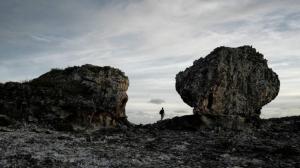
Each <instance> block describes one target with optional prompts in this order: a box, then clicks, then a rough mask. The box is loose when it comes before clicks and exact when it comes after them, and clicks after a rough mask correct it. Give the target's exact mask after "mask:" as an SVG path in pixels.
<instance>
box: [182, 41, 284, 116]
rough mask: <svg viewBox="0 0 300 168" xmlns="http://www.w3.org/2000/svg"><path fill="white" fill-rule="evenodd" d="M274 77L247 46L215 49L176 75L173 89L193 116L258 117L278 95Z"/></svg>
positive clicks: (277, 80)
mask: <svg viewBox="0 0 300 168" xmlns="http://www.w3.org/2000/svg"><path fill="white" fill-rule="evenodd" d="M279 86H280V82H279V79H278V76H277V74H276V73H275V72H273V71H272V69H270V68H269V67H268V65H267V60H266V59H264V58H263V55H262V54H260V53H259V52H257V51H256V50H255V49H254V48H252V47H250V46H242V47H238V48H229V47H218V48H216V49H215V50H214V51H213V52H211V53H210V54H209V55H207V56H206V57H205V58H200V59H198V60H196V61H194V63H193V65H192V66H191V67H189V68H186V70H185V71H183V72H179V73H178V74H177V75H176V90H177V92H178V93H179V94H180V96H181V98H182V99H183V101H184V102H185V103H187V104H188V105H189V106H191V107H193V108H194V114H199V115H202V114H211V115H217V116H224V115H226V116H228V115H233V116H241V117H244V118H246V119H252V118H256V119H257V118H259V115H260V113H261V108H262V107H263V106H264V105H266V104H267V103H269V102H271V101H272V100H273V99H274V98H275V97H276V96H277V94H278V92H279Z"/></svg>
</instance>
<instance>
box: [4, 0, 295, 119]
mask: <svg viewBox="0 0 300 168" xmlns="http://www.w3.org/2000/svg"><path fill="white" fill-rule="evenodd" d="M299 39H300V1H297V0H286V1H280V0H274V1H269V0H265V1H261V0H242V1H240V0H229V1H199V0H191V1H184V0H166V1H158V0H145V1H135V0H128V1H127V0H124V1H121V0H120V1H117V0H112V1H106V0H104V1H100V0H99V1H95V0H88V1H79V0H60V1H55V0H54V1H45V0H40V1H34V0H26V1H20V0H11V1H1V2H0V76H1V78H0V82H6V81H23V80H29V79H33V78H36V77H38V76H39V75H41V74H43V73H46V72H48V71H49V70H50V69H52V68H66V67H68V66H76V65H83V64H94V65H98V66H105V65H109V66H113V67H116V68H119V69H121V70H122V71H123V72H125V74H126V75H127V76H128V77H129V81H130V86H129V90H128V92H127V93H128V96H129V101H128V103H127V105H126V112H127V115H128V119H129V121H132V122H134V123H137V124H138V123H151V122H155V121H157V120H159V119H160V116H159V114H158V113H159V110H160V109H161V107H164V108H165V111H166V117H167V118H170V117H174V116H180V115H187V114H192V108H190V107H189V106H188V105H186V104H185V103H184V102H183V101H182V100H181V98H180V96H179V94H178V93H177V92H176V90H175V76H176V74H177V73H178V72H179V71H183V70H184V69H185V68H187V67H189V66H191V65H192V63H193V61H194V60H196V59H199V58H200V57H205V56H206V55H207V54H209V53H210V52H211V51H212V50H213V49H214V48H216V47H219V46H228V47H238V46H242V45H251V46H253V47H254V48H256V49H257V51H258V52H260V53H262V54H263V55H264V57H265V58H266V59H267V60H268V64H269V67H270V68H272V69H273V70H274V71H275V72H276V73H277V74H278V75H279V78H280V82H281V86H280V92H279V95H278V96H277V98H276V99H275V100H273V101H272V102H271V103H270V104H268V105H267V106H265V107H263V113H262V115H261V117H263V118H270V117H283V116H292V115H300V104H299V102H300V88H299V86H300V41H299Z"/></svg>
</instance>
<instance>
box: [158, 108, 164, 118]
mask: <svg viewBox="0 0 300 168" xmlns="http://www.w3.org/2000/svg"><path fill="white" fill-rule="evenodd" d="M159 114H160V117H161V119H160V120H163V118H164V116H165V110H164V108H163V107H162V108H161V110H160V112H159Z"/></svg>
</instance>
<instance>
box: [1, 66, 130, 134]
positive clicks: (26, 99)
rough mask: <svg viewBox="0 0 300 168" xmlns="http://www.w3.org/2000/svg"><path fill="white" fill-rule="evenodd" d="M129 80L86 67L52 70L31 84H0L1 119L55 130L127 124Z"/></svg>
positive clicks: (108, 69)
mask: <svg viewBox="0 0 300 168" xmlns="http://www.w3.org/2000/svg"><path fill="white" fill-rule="evenodd" d="M128 86H129V81H128V77H127V76H125V75H124V73H123V72H122V71H120V70H118V69H115V68H112V67H108V66H105V67H98V66H93V65H83V66H81V67H70V68H66V69H64V70H60V69H53V70H51V71H50V72H48V73H46V74H44V75H42V76H40V77H39V78H37V79H33V80H32V81H29V82H24V83H15V82H8V83H5V84H1V85H0V114H1V116H2V117H1V118H2V120H4V119H5V121H6V123H7V122H8V121H7V120H8V119H7V118H10V119H11V121H22V122H29V123H39V124H44V125H49V126H52V127H54V128H56V129H63V130H66V129H72V130H73V129H77V128H78V129H81V128H84V129H85V128H87V127H90V126H93V127H102V126H104V127H107V126H109V127H114V126H117V125H122V124H127V123H128V121H127V119H126V114H125V105H126V102H127V100H128V97H127V94H126V91H127V89H128Z"/></svg>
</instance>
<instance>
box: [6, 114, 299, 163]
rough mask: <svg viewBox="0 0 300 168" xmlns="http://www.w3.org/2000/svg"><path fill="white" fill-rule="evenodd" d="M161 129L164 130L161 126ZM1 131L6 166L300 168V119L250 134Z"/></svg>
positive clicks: (266, 124)
mask: <svg viewBox="0 0 300 168" xmlns="http://www.w3.org/2000/svg"><path fill="white" fill-rule="evenodd" d="M158 125H159V126H158ZM161 125H162V124H154V125H146V126H135V127H132V128H123V129H102V130H98V131H94V132H90V133H74V132H73V133H71V132H57V131H53V130H49V129H43V128H38V127H36V126H32V125H25V126H23V127H21V128H8V127H1V128H0V153H1V155H0V167H4V168H5V167H235V168H238V167H272V168H274V167H300V144H299V142H300V117H290V118H281V119H272V120H264V121H263V122H262V123H261V125H260V126H259V127H258V128H255V129H245V130H226V129H221V128H214V129H207V128H206V129H205V128H203V129H198V130H196V129H185V128H183V129H180V130H171V129H162V127H161Z"/></svg>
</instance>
